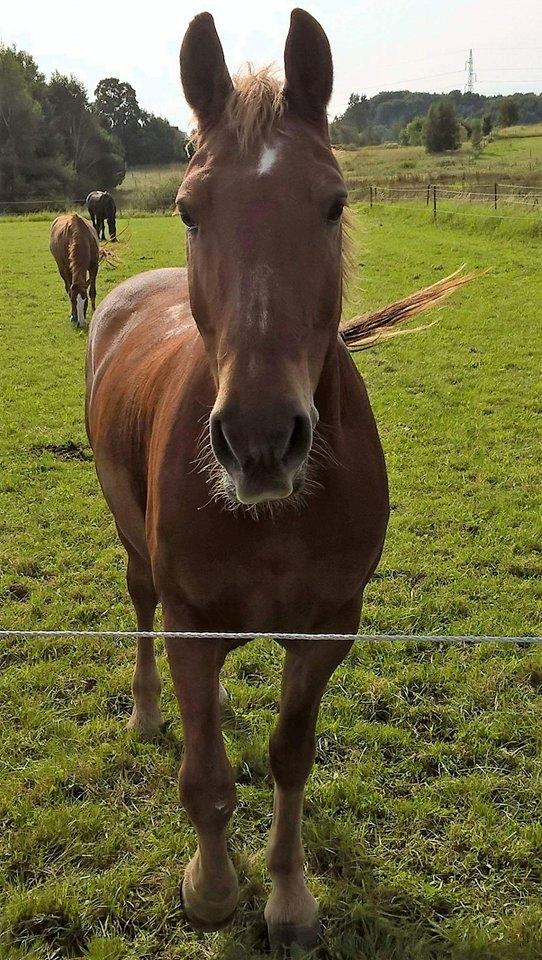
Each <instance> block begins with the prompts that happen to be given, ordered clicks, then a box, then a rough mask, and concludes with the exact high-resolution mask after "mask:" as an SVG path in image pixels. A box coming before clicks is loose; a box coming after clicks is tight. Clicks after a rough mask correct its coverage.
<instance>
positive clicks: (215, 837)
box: [164, 605, 239, 929]
mask: <svg viewBox="0 0 542 960" xmlns="http://www.w3.org/2000/svg"><path fill="white" fill-rule="evenodd" d="M164 627H165V629H166V630H169V631H172V630H186V629H187V626H186V620H184V619H183V618H182V617H180V616H178V615H174V614H173V615H172V614H171V612H169V611H168V609H167V607H166V606H165V605H164ZM226 652H227V650H226V648H225V647H224V645H223V644H221V643H220V642H215V641H207V640H186V639H184V638H183V639H182V640H175V639H169V640H168V641H167V655H168V658H169V664H170V668H171V674H172V677H173V682H174V685H175V692H176V694H177V699H178V701H179V705H180V708H181V713H182V718H183V727H184V757H183V762H182V766H181V770H180V773H179V793H180V797H181V802H182V804H183V806H184V808H185V810H186V812H187V814H188V816H189V818H190V820H191V821H192V823H193V824H194V827H195V828H196V832H197V835H198V848H197V850H196V853H195V855H194V856H193V857H192V859H191V860H190V862H189V864H188V865H187V867H186V869H185V873H184V880H183V885H182V900H183V906H184V909H185V911H186V914H187V916H188V918H189V920H191V921H192V922H193V923H194V925H197V926H200V927H204V928H207V929H217V928H218V927H220V926H222V925H223V924H224V923H227V921H228V920H229V919H230V918H231V916H232V914H233V912H234V910H235V908H236V906H237V900H238V895H239V887H238V882H237V876H236V874H235V870H234V868H233V864H232V862H231V860H230V858H229V856H228V851H227V845H226V829H227V825H228V821H229V819H230V817H231V815H232V813H233V811H234V809H235V805H236V790H235V778H234V773H233V770H232V767H231V765H230V763H229V761H228V758H227V756H226V751H225V749H224V741H223V739H222V730H221V723H220V698H219V673H220V668H221V667H222V664H223V662H224V659H225V656H226Z"/></svg>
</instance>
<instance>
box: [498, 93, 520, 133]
mask: <svg viewBox="0 0 542 960" xmlns="http://www.w3.org/2000/svg"><path fill="white" fill-rule="evenodd" d="M499 115H500V119H501V123H502V125H503V127H513V126H514V124H515V123H517V122H518V119H519V113H518V108H517V104H516V102H515V100H513V99H512V97H505V98H504V100H501V102H500V104H499Z"/></svg>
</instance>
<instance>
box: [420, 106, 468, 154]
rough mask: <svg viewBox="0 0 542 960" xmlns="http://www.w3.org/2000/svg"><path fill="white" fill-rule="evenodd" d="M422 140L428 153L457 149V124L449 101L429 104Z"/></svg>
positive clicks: (458, 143) (458, 141)
mask: <svg viewBox="0 0 542 960" xmlns="http://www.w3.org/2000/svg"><path fill="white" fill-rule="evenodd" d="M423 140H424V143H425V147H426V150H427V151H428V153H443V152H444V151H445V150H457V149H458V148H459V145H460V143H461V136H460V131H459V123H458V120H457V114H456V112H455V107H454V104H453V102H452V101H451V100H448V99H443V100H440V101H439V102H438V103H433V104H431V106H430V107H429V111H428V113H427V117H426V120H425V125H424V132H423Z"/></svg>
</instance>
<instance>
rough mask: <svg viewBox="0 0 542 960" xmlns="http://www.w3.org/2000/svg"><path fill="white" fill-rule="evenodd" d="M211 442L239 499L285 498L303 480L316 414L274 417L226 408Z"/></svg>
mask: <svg viewBox="0 0 542 960" xmlns="http://www.w3.org/2000/svg"><path fill="white" fill-rule="evenodd" d="M211 445H212V448H213V452H214V455H215V457H216V459H217V460H218V462H219V463H220V464H221V466H222V467H224V469H225V470H226V472H227V474H228V476H229V477H230V478H231V480H232V483H233V486H234V489H235V497H236V499H237V500H238V501H239V503H243V504H258V503H262V502H264V501H270V500H284V499H285V498H286V497H289V496H290V495H291V494H292V493H293V492H294V491H295V490H296V489H299V487H300V485H301V484H302V481H303V476H304V471H305V465H306V461H307V457H308V455H309V452H310V449H311V445H312V423H311V418H310V417H309V415H308V414H307V413H305V411H304V410H300V409H298V408H295V410H293V411H292V409H291V408H288V409H285V410H283V411H281V415H277V414H275V415H274V416H273V417H269V416H266V415H265V414H262V413H260V414H258V412H257V411H256V412H254V413H252V414H248V415H247V414H245V413H241V414H240V413H234V412H228V411H225V410H221V411H218V412H215V413H213V414H212V415H211Z"/></svg>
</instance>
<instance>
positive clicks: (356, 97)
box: [342, 93, 369, 130]
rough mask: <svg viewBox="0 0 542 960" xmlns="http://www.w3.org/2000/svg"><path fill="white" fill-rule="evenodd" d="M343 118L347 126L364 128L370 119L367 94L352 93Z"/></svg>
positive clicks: (358, 128) (355, 128)
mask: <svg viewBox="0 0 542 960" xmlns="http://www.w3.org/2000/svg"><path fill="white" fill-rule="evenodd" d="M342 120H343V122H344V124H345V125H346V126H347V127H353V128H354V130H363V129H364V128H365V127H366V126H367V123H368V120H369V107H368V103H367V97H366V96H365V95H362V96H360V94H359V93H351V94H350V96H349V98H348V106H347V108H346V110H345V112H344V114H343V116H342Z"/></svg>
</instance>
